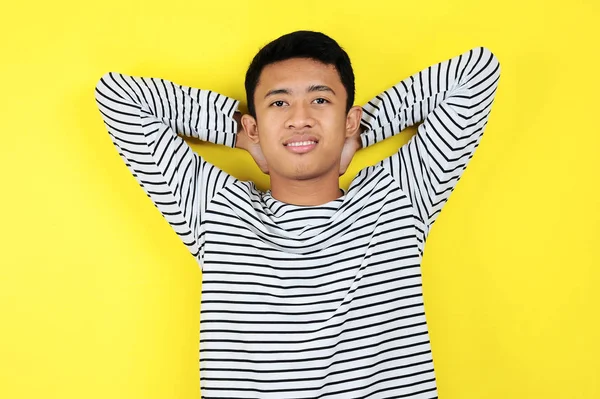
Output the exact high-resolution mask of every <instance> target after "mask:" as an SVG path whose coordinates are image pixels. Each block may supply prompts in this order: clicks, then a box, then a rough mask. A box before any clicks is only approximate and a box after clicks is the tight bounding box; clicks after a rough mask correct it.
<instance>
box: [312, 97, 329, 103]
mask: <svg viewBox="0 0 600 399" xmlns="http://www.w3.org/2000/svg"><path fill="white" fill-rule="evenodd" d="M315 102H316V103H317V104H326V103H328V102H329V101H328V100H326V99H324V98H317V99H315Z"/></svg>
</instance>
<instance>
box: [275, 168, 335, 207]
mask: <svg viewBox="0 0 600 399" xmlns="http://www.w3.org/2000/svg"><path fill="white" fill-rule="evenodd" d="M334 172H337V171H334ZM271 195H272V196H273V198H275V199H276V200H278V201H281V202H285V203H288V204H293V205H308V206H314V205H323V204H326V203H328V202H330V201H333V200H335V199H336V198H339V197H341V196H342V191H341V190H340V177H339V174H338V173H335V174H334V173H328V174H327V175H324V176H319V177H316V178H314V179H307V180H290V179H287V178H284V177H282V176H277V175H274V174H272V175H271Z"/></svg>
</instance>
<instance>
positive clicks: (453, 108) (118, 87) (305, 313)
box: [95, 47, 500, 399]
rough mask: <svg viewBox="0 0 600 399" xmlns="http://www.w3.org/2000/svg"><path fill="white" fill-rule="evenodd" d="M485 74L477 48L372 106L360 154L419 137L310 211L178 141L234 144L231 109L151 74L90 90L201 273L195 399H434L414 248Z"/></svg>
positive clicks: (491, 69) (452, 174)
mask: <svg viewBox="0 0 600 399" xmlns="http://www.w3.org/2000/svg"><path fill="white" fill-rule="evenodd" d="M499 75H500V66H499V64H498V61H497V59H496V57H495V56H494V55H493V54H492V53H491V52H490V51H489V50H488V49H486V48H482V47H479V48H474V49H472V50H470V51H468V52H466V53H464V54H461V55H459V56H456V57H454V58H452V59H449V60H447V61H444V62H441V63H438V64H435V65H433V66H431V67H429V68H427V69H424V70H423V71H420V72H418V73H416V74H414V75H412V76H410V77H408V78H406V79H404V80H402V81H401V82H400V83H398V84H397V85H395V86H393V87H391V88H390V89H389V90H387V91H385V92H383V93H381V94H380V95H378V96H376V97H375V98H373V99H372V100H371V101H369V102H368V103H367V104H366V105H365V106H364V107H363V109H364V113H363V119H362V124H363V125H364V126H365V127H366V128H367V130H366V131H365V132H364V133H363V134H362V136H361V139H362V144H363V146H364V147H366V146H369V145H371V144H373V143H376V142H378V141H381V140H384V139H385V138H387V137H391V136H392V135H394V134H397V133H398V132H400V131H402V130H403V129H405V128H406V127H408V126H411V125H414V124H419V126H418V129H417V134H416V135H415V136H414V137H412V138H411V140H410V141H409V142H408V143H407V144H406V145H404V146H402V147H401V148H400V149H399V150H398V151H397V152H396V153H395V154H393V155H392V156H390V157H389V158H386V159H384V160H383V161H381V162H379V163H378V164H376V165H373V166H369V167H366V168H364V169H362V170H361V171H360V172H359V173H358V174H357V176H356V177H355V178H354V180H353V181H352V183H351V185H350V187H349V189H348V190H347V191H345V192H344V195H343V196H342V197H340V198H337V199H335V200H333V201H331V202H328V203H326V204H323V205H318V206H298V205H292V204H287V203H283V202H281V201H278V200H277V199H275V198H273V196H272V195H271V192H270V191H267V192H262V191H260V190H258V189H257V187H256V186H255V185H254V184H253V183H252V182H249V181H241V180H238V179H236V178H234V177H232V176H230V175H228V174H227V173H225V172H224V171H222V170H220V169H219V168H217V167H215V166H214V165H211V164H209V163H207V162H206V161H205V160H203V159H202V157H200V156H199V155H198V154H196V153H195V152H193V151H192V149H191V148H190V147H189V146H188V145H187V144H186V143H185V141H184V140H183V138H182V137H181V136H180V135H184V136H190V137H196V138H199V139H200V140H205V141H210V142H213V143H218V144H223V145H227V146H230V147H234V146H235V143H236V132H237V124H236V122H235V120H234V119H233V113H234V112H235V111H236V109H237V106H238V101H236V100H233V99H231V98H228V97H226V96H223V95H221V94H218V93H215V92H212V91H208V90H199V89H195V88H191V87H185V86H181V85H177V84H174V83H171V82H168V81H166V80H163V79H158V78H142V77H132V76H126V75H122V74H118V73H107V74H106V75H104V76H103V77H102V78H101V79H100V81H99V82H98V84H97V86H96V92H95V94H96V100H97V104H98V107H99V110H100V113H101V115H102V117H103V119H104V122H105V124H106V127H107V129H108V132H109V134H110V137H111V139H112V141H113V142H114V145H115V146H116V148H117V150H118V152H119V154H120V156H121V157H122V159H123V160H124V161H125V163H126V165H127V167H128V168H129V170H130V171H131V173H133V175H134V176H135V177H136V179H137V181H138V182H139V184H140V185H141V187H142V188H143V189H144V190H145V192H146V193H147V195H148V196H149V197H150V199H151V200H152V201H153V203H154V204H155V206H156V207H157V208H158V210H159V211H160V212H161V213H162V215H164V217H165V218H166V220H167V221H168V222H169V223H170V225H171V226H172V227H173V229H174V230H175V231H176V233H177V234H178V235H179V237H180V238H181V240H182V241H183V243H184V244H185V245H186V247H187V248H188V249H189V251H190V252H191V254H192V255H193V256H194V258H195V259H196V260H197V261H198V263H199V265H200V267H201V268H202V305H201V326H200V348H199V350H200V385H201V395H202V397H203V398H207V399H208V398H270V399H271V398H272V399H274V398H277V399H281V398H344V399H346V398H423V399H424V398H435V397H437V388H436V380H435V373H434V367H433V362H432V354H431V347H430V342H429V334H428V330H427V322H426V319H425V312H424V307H423V295H422V285H421V269H420V268H421V260H422V256H423V249H424V245H425V240H426V238H427V236H428V233H429V232H430V229H431V226H432V225H433V223H434V222H435V220H436V218H437V216H438V215H439V212H440V210H441V209H442V207H443V206H444V204H445V203H446V201H447V200H448V197H449V196H450V193H451V192H452V191H453V189H454V187H455V186H456V183H457V182H458V180H459V179H460V177H461V175H462V173H463V171H464V169H465V168H466V166H467V164H468V162H469V160H470V159H471V157H472V156H473V153H474V151H475V149H476V148H477V146H478V144H479V141H480V139H481V136H482V134H483V131H484V129H485V126H486V124H487V121H488V116H489V113H490V109H491V106H492V102H493V99H494V95H495V92H496V88H497V85H498V79H499ZM178 134H179V135H178Z"/></svg>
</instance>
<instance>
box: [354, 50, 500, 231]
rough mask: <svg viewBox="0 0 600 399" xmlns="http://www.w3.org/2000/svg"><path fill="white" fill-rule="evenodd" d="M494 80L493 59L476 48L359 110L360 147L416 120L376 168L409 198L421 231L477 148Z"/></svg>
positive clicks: (497, 71) (431, 220)
mask: <svg viewBox="0 0 600 399" xmlns="http://www.w3.org/2000/svg"><path fill="white" fill-rule="evenodd" d="M499 78H500V65H499V63H498V60H497V58H496V57H495V56H494V54H492V53H491V51H490V50H488V49H486V48H483V47H478V48H474V49H472V50H469V51H468V52H466V53H464V54H461V55H459V56H456V57H454V58H451V59H449V60H447V61H444V62H441V63H438V64H435V65H432V66H430V67H428V68H426V69H424V70H422V71H420V72H418V73H416V74H414V75H412V76H410V77H408V78H406V79H404V80H403V81H401V82H400V83H398V84H397V85H395V86H393V87H392V88H390V89H389V90H386V91H385V92H383V93H382V94H380V95H378V96H376V97H375V98H374V99H373V100H371V101H369V103H368V104H367V105H365V106H364V107H363V111H364V112H363V119H362V122H361V123H362V125H363V126H365V127H366V128H367V131H365V132H364V133H363V134H362V135H361V140H362V144H363V147H367V146H369V145H371V144H374V143H376V142H378V141H381V140H383V139H385V138H387V137H391V136H392V135H394V134H397V133H399V132H400V131H402V130H404V129H405V128H406V127H409V126H412V125H414V124H416V123H420V122H422V123H421V124H420V125H419V126H418V128H417V134H416V135H415V136H414V137H412V138H411V139H410V141H409V142H408V143H407V144H405V145H404V146H402V147H401V148H400V149H399V151H398V152H397V153H395V154H394V155H392V156H391V157H389V158H386V159H384V160H383V161H382V162H381V163H380V165H381V166H382V167H384V168H385V169H387V170H388V171H389V173H390V174H391V175H392V176H393V177H394V179H395V180H396V181H397V182H398V184H399V185H400V188H401V189H402V190H403V191H404V192H405V193H406V194H407V195H408V196H409V198H410V200H411V202H412V204H413V206H414V207H415V209H416V211H417V214H418V216H419V217H420V218H421V221H422V222H423V224H424V226H423V227H424V228H425V230H426V231H425V233H426V232H427V231H428V230H429V228H430V227H431V225H432V224H433V223H434V222H435V220H436V218H437V216H438V214H439V212H440V211H441V209H442V207H443V206H444V204H445V203H446V202H447V200H448V197H449V196H450V194H451V192H452V191H453V190H454V187H455V186H456V184H457V182H458V180H459V179H460V177H461V175H462V173H463V171H464V170H465V168H466V167H467V164H468V163H469V161H470V159H471V157H472V156H473V153H474V152H475V150H476V148H477V146H478V145H479V142H480V140H481V137H482V134H483V131H484V129H485V127H486V124H487V121H488V117H489V114H490V110H491V107H492V103H493V101H494V96H495V93H496V88H497V86H498V81H499Z"/></svg>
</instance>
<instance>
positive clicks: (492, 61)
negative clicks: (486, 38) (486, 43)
mask: <svg viewBox="0 0 600 399" xmlns="http://www.w3.org/2000/svg"><path fill="white" fill-rule="evenodd" d="M478 50H479V51H481V55H482V57H481V58H482V59H483V60H484V61H485V62H489V65H490V66H491V67H492V68H494V69H497V73H498V75H499V74H500V61H499V60H498V57H497V56H496V54H494V53H493V52H492V50H490V49H489V48H488V47H478Z"/></svg>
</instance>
